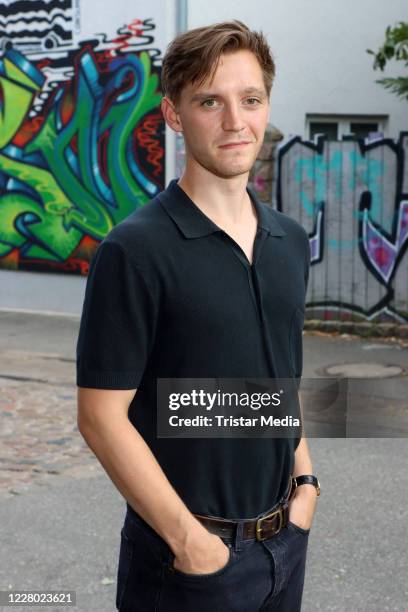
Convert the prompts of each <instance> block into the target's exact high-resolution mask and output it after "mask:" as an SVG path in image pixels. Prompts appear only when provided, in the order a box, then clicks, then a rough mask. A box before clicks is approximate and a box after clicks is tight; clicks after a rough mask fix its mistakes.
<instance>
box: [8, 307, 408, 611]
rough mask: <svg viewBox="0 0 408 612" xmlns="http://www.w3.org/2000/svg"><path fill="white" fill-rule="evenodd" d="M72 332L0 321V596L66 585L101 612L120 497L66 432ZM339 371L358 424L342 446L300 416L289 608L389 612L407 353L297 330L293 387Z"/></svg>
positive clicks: (75, 323)
mask: <svg viewBox="0 0 408 612" xmlns="http://www.w3.org/2000/svg"><path fill="white" fill-rule="evenodd" d="M60 307H61V310H62V308H63V304H61V305H60ZM78 327H79V317H78V316H77V315H63V314H57V313H56V312H55V311H54V313H53V314H50V313H49V314H48V315H47V316H44V315H41V314H34V313H30V312H21V311H20V312H16V311H14V310H12V309H11V310H9V311H7V310H2V311H1V312H0V338H1V339H2V342H1V347H0V413H1V429H0V542H1V548H0V590H9V589H13V590H18V589H19V590H30V589H33V590H53V591H56V590H63V589H64V590H69V589H71V590H75V591H76V608H75V609H76V610H78V611H79V612H114V611H115V592H116V570H117V561H118V553H119V543H120V542H119V541H120V529H121V527H122V524H123V519H124V513H125V500H124V499H123V497H122V496H121V494H120V493H119V491H118V490H117V489H116V488H115V486H114V485H113V483H112V482H111V481H110V479H109V478H108V476H107V475H106V473H105V471H104V470H103V468H102V467H101V465H100V464H99V462H98V461H97V459H96V458H95V457H94V455H93V454H92V452H91V451H90V449H89V448H88V447H87V445H86V444H85V442H84V440H83V438H82V436H81V435H80V434H79V432H78V430H77V426H76V387H75V344H76V338H77V334H78ZM350 364H351V365H352V367H351V368H350V367H348V369H346V370H345V371H346V372H347V376H349V377H351V378H349V381H351V382H350V391H349V405H350V406H351V408H352V410H351V411H353V410H354V412H355V414H357V415H360V414H364V419H363V423H360V425H359V426H360V429H358V427H357V428H356V427H354V429H353V428H352V429H351V430H347V432H348V434H350V432H351V435H352V436H354V437H348V438H344V437H332V438H329V437H327V436H326V437H318V436H321V433H319V432H317V433H316V429H315V426H316V423H318V422H325V424H326V425H327V423H329V421H330V418H329V419H327V418H326V417H325V415H323V416H322V414H321V413H320V414H317V412H316V410H315V411H314V412H313V406H312V407H311V408H310V410H309V412H308V414H309V416H310V421H309V425H310V431H311V435H310V434H309V435H310V437H309V446H310V450H311V454H312V459H313V463H314V470H315V472H316V473H317V474H318V476H319V479H320V481H321V485H322V495H321V498H320V499H319V502H318V507H317V512H316V515H315V519H314V523H313V527H312V530H311V533H310V537H309V553H308V561H307V571H306V580H305V590H304V598H303V607H302V611H303V612H316V611H323V612H332V611H333V612H340V611H341V612H343V611H344V612H346V611H347V612H349V610H351V611H353V612H354V611H356V612H365V611H376V612H377V611H378V612H388V611H390V612H391V611H393V612H394V611H395V612H396V611H398V612H402V611H405V610H406V609H407V603H406V602H407V600H408V583H407V580H406V574H407V567H408V555H407V550H406V548H407V535H406V528H407V524H408V509H407V504H406V491H407V490H408V473H407V470H406V466H407V465H408V444H407V432H408V421H407V419H408V343H407V342H406V341H405V342H404V341H403V340H397V339H394V340H392V339H391V340H387V339H378V338H376V339H375V341H374V340H368V339H361V338H357V337H353V336H350V335H347V334H342V335H341V334H337V335H335V334H327V333H322V332H313V333H312V332H307V333H305V336H304V373H303V375H304V379H305V380H309V379H314V378H317V377H323V376H325V375H326V373H327V368H333V367H334V368H340V370H341V369H342V368H343V369H344V368H346V367H347V366H350ZM330 371H331V372H333V371H337V370H330ZM387 372H388V373H392V374H393V376H389V377H384V376H387ZM353 376H355V379H353ZM367 376H372V378H370V379H369V378H367ZM353 381H354V382H353ZM363 383H364V384H363ZM326 416H327V415H326ZM369 423H371V424H372V426H368V425H369ZM329 424H330V423H329ZM359 431H360V432H362V435H361V436H360V435H359V436H358V437H356V434H358V432H359ZM328 435H332V434H330V433H329V434H328ZM363 435H364V437H363ZM314 436H316V437H314ZM373 436H376V437H373ZM2 609H3V610H5V611H6V610H8V609H9V608H6V607H4V608H1V606H0V610H2ZM10 609H11V608H10ZM13 609H14V610H20V609H21V610H22V611H23V610H31V609H32V610H37V611H38V610H42V609H43V610H60V608H57V607H51V606H50V607H46V608H42V607H41V606H37V607H33V606H32V607H30V606H24V607H23V606H14V607H13ZM141 612H143V611H141Z"/></svg>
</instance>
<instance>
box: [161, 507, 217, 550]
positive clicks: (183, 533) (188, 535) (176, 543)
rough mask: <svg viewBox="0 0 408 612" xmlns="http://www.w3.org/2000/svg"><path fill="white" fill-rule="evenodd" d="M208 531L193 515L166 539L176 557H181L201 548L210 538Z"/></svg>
mask: <svg viewBox="0 0 408 612" xmlns="http://www.w3.org/2000/svg"><path fill="white" fill-rule="evenodd" d="M209 535H210V534H209V532H208V531H207V529H206V528H205V527H204V526H203V525H202V524H201V523H200V521H198V520H197V519H196V518H195V517H194V516H193V515H191V517H186V520H185V521H184V522H183V523H182V524H180V525H179V526H178V528H177V529H176V530H174V531H173V532H172V533H171V534H168V537H167V538H166V541H167V544H168V545H169V547H170V548H171V550H172V551H173V553H174V555H175V556H176V557H181V556H183V555H184V554H185V552H186V551H188V550H189V549H191V547H194V548H196V547H199V546H200V543H201V542H203V540H205V538H206V536H209Z"/></svg>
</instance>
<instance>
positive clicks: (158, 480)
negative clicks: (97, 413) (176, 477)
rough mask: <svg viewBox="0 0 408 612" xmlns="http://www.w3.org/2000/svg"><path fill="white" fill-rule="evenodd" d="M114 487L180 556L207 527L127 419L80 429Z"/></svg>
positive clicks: (115, 419)
mask: <svg viewBox="0 0 408 612" xmlns="http://www.w3.org/2000/svg"><path fill="white" fill-rule="evenodd" d="M80 431H81V434H82V435H83V437H84V439H85V440H86V442H87V444H88V445H89V447H90V448H91V449H92V451H93V452H94V453H95V455H96V456H97V458H98V460H99V461H100V463H101V464H102V466H103V467H104V469H105V470H106V472H107V474H108V476H109V477H110V478H111V480H112V482H113V483H114V485H115V486H116V487H117V489H118V490H119V491H120V493H121V494H122V495H123V496H124V497H125V499H126V500H127V501H128V502H129V504H130V505H131V506H132V507H133V508H134V509H135V510H136V512H137V513H138V514H140V516H141V517H142V518H143V519H144V520H145V521H146V522H147V523H149V525H151V527H152V528H153V529H154V530H155V531H156V532H157V533H158V534H159V535H160V536H161V537H162V538H163V539H164V540H166V542H167V543H168V545H169V546H170V548H171V549H172V550H173V552H174V553H175V554H176V555H177V554H178V553H179V552H180V551H182V550H184V549H185V547H186V546H187V545H188V542H189V541H190V540H191V538H194V537H197V536H199V535H200V532H202V531H203V530H204V527H203V526H202V525H201V523H199V521H198V520H197V519H196V518H195V517H194V516H193V514H192V513H191V512H190V511H189V510H188V508H187V507H186V506H185V504H184V503H183V501H182V500H181V498H180V497H179V496H178V494H177V493H176V491H175V490H174V489H173V487H172V486H171V484H170V482H169V481H168V479H167V477H166V475H165V474H164V472H163V470H162V469H161V467H160V465H159V464H158V462H157V460H156V458H155V457H154V455H153V453H152V452H151V450H150V448H149V446H148V445H147V444H146V442H145V441H144V439H143V438H142V436H141V435H140V434H139V432H138V431H137V430H136V429H135V428H134V426H133V425H132V423H131V422H130V421H129V419H128V418H127V417H126V416H123V417H122V416H121V417H118V415H117V414H115V415H114V416H112V418H106V413H105V417H104V419H103V421H101V420H100V421H99V422H97V423H95V422H93V423H92V424H88V425H86V424H85V425H84V424H82V425H81V427H80Z"/></svg>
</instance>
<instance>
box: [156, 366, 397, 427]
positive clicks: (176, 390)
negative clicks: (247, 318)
mask: <svg viewBox="0 0 408 612" xmlns="http://www.w3.org/2000/svg"><path fill="white" fill-rule="evenodd" d="M299 396H300V401H299ZM302 433H304V435H306V436H307V437H316V438H319V437H320V438H407V437H408V377H407V376H404V377H400V378H394V379H388V380H384V379H372V378H353V379H350V378H333V377H320V378H302V380H301V381H299V380H297V379H292V378H291V379H287V378H284V379H278V378H262V379H261V378H256V379H253V378H252V379H242V378H240V379H236V378H234V379H226V378H196V379H194V378H184V379H169V378H161V379H158V381H157V436H158V437H159V438H163V437H164V438H176V437H183V438H195V437H198V438H219V437H221V438H226V437H232V438H247V437H255V438H261V437H269V438H300V437H301V435H302Z"/></svg>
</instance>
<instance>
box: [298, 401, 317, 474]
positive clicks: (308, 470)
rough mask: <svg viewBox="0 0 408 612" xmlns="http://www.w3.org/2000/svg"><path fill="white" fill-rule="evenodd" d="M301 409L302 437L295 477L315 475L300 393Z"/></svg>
mask: <svg viewBox="0 0 408 612" xmlns="http://www.w3.org/2000/svg"><path fill="white" fill-rule="evenodd" d="M299 407H300V414H301V422H302V437H301V439H300V442H299V444H298V447H297V449H296V451H295V464H294V468H293V476H301V475H302V474H313V467H312V459H311V457H310V452H309V447H308V444H307V441H306V438H305V436H304V435H303V405H302V397H301V394H300V393H299Z"/></svg>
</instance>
